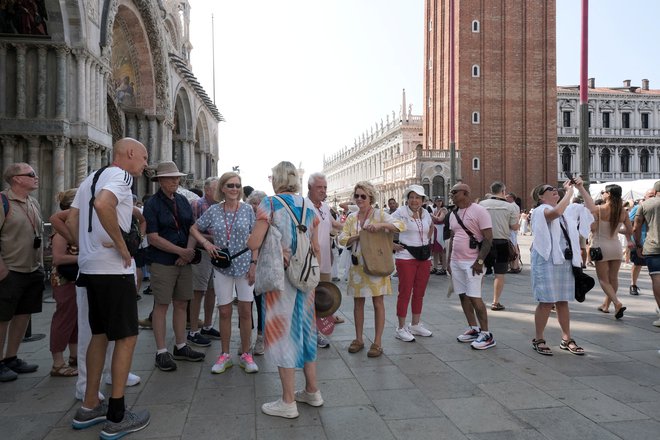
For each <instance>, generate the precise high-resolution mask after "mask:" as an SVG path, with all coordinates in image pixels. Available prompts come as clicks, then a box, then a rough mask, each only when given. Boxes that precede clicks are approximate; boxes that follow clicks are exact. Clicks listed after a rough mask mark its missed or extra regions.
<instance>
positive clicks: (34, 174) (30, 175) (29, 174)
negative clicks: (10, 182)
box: [14, 171, 37, 179]
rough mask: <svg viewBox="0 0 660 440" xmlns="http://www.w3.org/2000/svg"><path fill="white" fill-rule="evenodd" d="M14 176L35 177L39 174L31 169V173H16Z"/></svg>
mask: <svg viewBox="0 0 660 440" xmlns="http://www.w3.org/2000/svg"><path fill="white" fill-rule="evenodd" d="M14 177H32V178H33V179H34V178H35V177H37V174H36V173H35V172H34V171H30V172H29V173H25V174H14Z"/></svg>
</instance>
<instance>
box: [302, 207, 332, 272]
mask: <svg viewBox="0 0 660 440" xmlns="http://www.w3.org/2000/svg"><path fill="white" fill-rule="evenodd" d="M307 204H309V205H310V207H311V208H313V209H314V212H316V215H317V216H318V218H319V224H318V226H317V237H318V239H319V247H320V248H321V255H320V260H321V266H320V269H321V273H331V272H332V257H331V255H332V240H331V238H330V232H331V231H332V214H331V213H330V207H329V206H328V204H327V203H325V202H321V208H316V206H314V203H313V202H312V201H311V200H309V197H307V198H305V205H307Z"/></svg>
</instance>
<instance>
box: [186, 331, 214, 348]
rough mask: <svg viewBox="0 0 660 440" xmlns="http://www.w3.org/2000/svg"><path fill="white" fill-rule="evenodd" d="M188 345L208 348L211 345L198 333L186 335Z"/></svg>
mask: <svg viewBox="0 0 660 440" xmlns="http://www.w3.org/2000/svg"><path fill="white" fill-rule="evenodd" d="M186 339H188V343H189V344H192V345H196V346H198V347H208V346H210V345H211V341H210V340H208V339H206V338H205V337H204V336H202V335H201V334H200V333H199V332H195V333H188V336H187V338H186Z"/></svg>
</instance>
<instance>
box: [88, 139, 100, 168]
mask: <svg viewBox="0 0 660 440" xmlns="http://www.w3.org/2000/svg"><path fill="white" fill-rule="evenodd" d="M97 148H98V145H96V144H95V143H93V142H88V144H87V172H88V173H90V172H92V171H93V170H95V169H96V149H97Z"/></svg>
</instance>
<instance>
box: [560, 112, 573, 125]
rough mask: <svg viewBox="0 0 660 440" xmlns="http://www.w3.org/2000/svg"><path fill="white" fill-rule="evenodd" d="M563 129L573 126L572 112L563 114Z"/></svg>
mask: <svg viewBox="0 0 660 440" xmlns="http://www.w3.org/2000/svg"><path fill="white" fill-rule="evenodd" d="M562 120H563V124H562V126H563V127H570V126H571V112H562Z"/></svg>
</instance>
